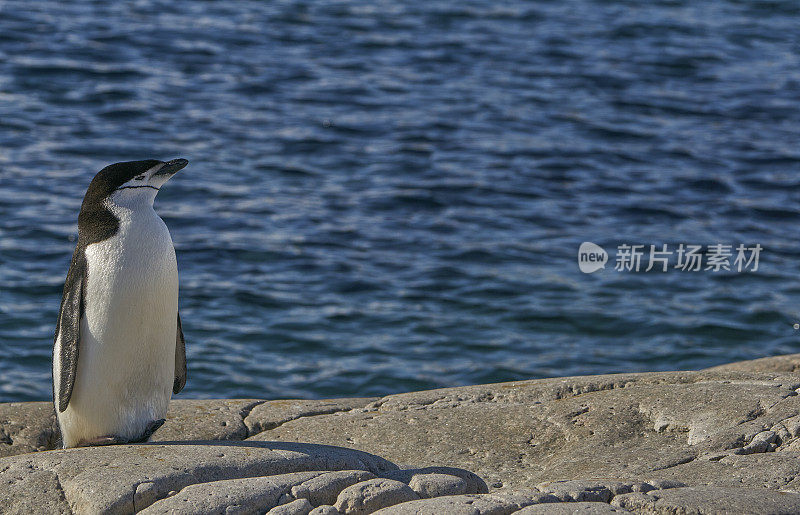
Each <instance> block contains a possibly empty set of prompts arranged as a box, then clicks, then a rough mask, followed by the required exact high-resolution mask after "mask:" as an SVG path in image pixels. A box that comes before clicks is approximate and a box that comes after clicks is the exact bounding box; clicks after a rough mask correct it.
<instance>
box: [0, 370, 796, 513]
mask: <svg viewBox="0 0 800 515" xmlns="http://www.w3.org/2000/svg"><path fill="white" fill-rule="evenodd" d="M797 370H800V355H791V356H778V357H774V358H764V359H762V360H755V361H752V362H742V363H733V364H729V365H723V366H720V367H714V368H713V369H709V370H701V371H696V372H658V373H644V374H618V375H604V376H587V377H569V378H553V379H542V380H534V381H517V382H511V383H502V384H493V385H478V386H467V387H460V388H449V389H441V390H432V391H424V392H412V393H406V394H399V395H391V396H387V397H384V398H380V399H376V398H363V399H333V400H319V401H304V400H284V401H262V400H205V401H195V400H189V401H184V400H176V401H173V402H172V404H171V405H170V411H169V413H168V416H167V422H166V423H165V424H164V426H163V427H162V428H161V429H160V430H159V431H158V432H156V434H155V437H154V440H155V441H154V442H153V443H151V444H146V445H133V446H113V447H98V448H87V449H69V450H66V451H60V450H59V451H52V452H35V451H42V450H47V449H53V448H55V446H56V445H57V443H58V438H57V432H56V427H55V419H54V416H53V412H52V405H51V404H50V403H47V402H41V403H8V404H0V510H2V511H3V512H8V513H70V512H80V513H83V512H106V513H132V512H133V510H134V509H136V510H145V509H146V510H147V512H149V513H165V512H172V513H176V512H177V513H181V512H187V513H188V512H196V511H203V512H209V513H213V512H219V513H234V512H236V513H238V512H241V513H248V512H256V511H258V512H260V513H264V512H266V511H268V510H270V509H273V508H274V509H276V510H278V511H279V512H280V511H281V510H283V512H289V513H305V512H306V511H308V512H311V513H338V512H339V510H338V509H337V508H335V507H334V506H333V505H336V506H338V507H339V508H341V509H342V510H343V511H345V512H347V511H351V512H357V511H359V510H361V511H363V512H368V511H373V510H376V509H378V508H379V507H384V509H383V510H381V512H382V513H415V514H416V513H514V512H519V511H520V510H525V511H523V513H526V512H530V513H537V512H539V510H542V509H545V508H546V507H545V505H544V504H543V503H558V504H552V505H551V506H550V507H552V508H553V510H556V509H557V510H558V511H552V513H573V511H563V510H570V509H574V510H594V511H575V513H613V512H610V511H608V510H611V509H616V510H618V511H617V512H619V510H630V511H632V512H637V513H645V512H647V513H710V512H714V511H715V510H716V511H719V510H720V509H729V511H731V512H732V513H738V512H739V511H737V510H744V511H746V512H751V513H780V512H792V510H795V511H798V512H800V506H799V505H797V504H796V503H797V497H798V496H800V493H797V492H800V395H798V393H800V375H798V374H796V373H794V372H795V371H797ZM159 442H160V443H159ZM297 442H306V443H297ZM313 444H324V445H313ZM351 449H353V450H351ZM358 451H362V452H358ZM2 456H5V457H2ZM378 456H380V457H378ZM395 463H399V464H402V465H403V469H400V468H398V467H397V465H395ZM470 471H471V472H470ZM473 472H474V473H473ZM475 473H477V475H476V474H475ZM484 480H485V482H484ZM487 483H488V484H489V486H490V487H491V489H492V491H491V492H489V489H488V488H487ZM686 485H688V486H686ZM345 492H348V493H347V494H346V495H343V494H345ZM403 496H405V497H407V499H406V500H405V501H404V502H400V500H399V499H400V498H401V497H403ZM418 498H419V499H418ZM410 499H414V500H410ZM340 501H341V502H340ZM395 502H398V503H399V504H393V503H395ZM598 502H601V503H602V504H598ZM608 503H610V504H608ZM390 504H391V505H390ZM721 506H722V507H726V506H727V508H720V507H721ZM597 510H605V511H597Z"/></svg>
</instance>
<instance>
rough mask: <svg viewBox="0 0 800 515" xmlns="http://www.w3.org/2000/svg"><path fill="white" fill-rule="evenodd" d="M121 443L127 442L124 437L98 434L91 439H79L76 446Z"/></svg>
mask: <svg viewBox="0 0 800 515" xmlns="http://www.w3.org/2000/svg"><path fill="white" fill-rule="evenodd" d="M121 443H128V441H127V440H125V439H124V438H120V437H119V436H98V437H97V438H92V439H91V440H81V441H80V442H78V445H76V447H93V446H95V445H118V444H121Z"/></svg>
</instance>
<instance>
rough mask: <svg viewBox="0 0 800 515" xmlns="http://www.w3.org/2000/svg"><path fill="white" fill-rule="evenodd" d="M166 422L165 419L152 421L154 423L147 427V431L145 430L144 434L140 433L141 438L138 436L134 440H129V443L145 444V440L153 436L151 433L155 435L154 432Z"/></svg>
mask: <svg viewBox="0 0 800 515" xmlns="http://www.w3.org/2000/svg"><path fill="white" fill-rule="evenodd" d="M166 421H167V420H166V419H163V418H160V419H158V420H154V421H152V422H150V423H149V424H148V425H147V429H145V430H144V433H142V436H140V437H139V438H136V439H135V440H131V441H130V443H143V442H146V441H147V440H149V439H150V437H151V436H153V433H155V432H156V430H157V429H158V428H159V427H161V426H163V425H164V422H166Z"/></svg>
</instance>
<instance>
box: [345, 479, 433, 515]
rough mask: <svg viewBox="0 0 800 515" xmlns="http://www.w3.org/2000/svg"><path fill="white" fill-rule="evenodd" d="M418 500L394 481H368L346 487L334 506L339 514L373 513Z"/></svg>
mask: <svg viewBox="0 0 800 515" xmlns="http://www.w3.org/2000/svg"><path fill="white" fill-rule="evenodd" d="M416 499H419V496H418V495H417V494H416V493H414V490H412V489H411V488H410V487H409V486H408V485H407V484H405V483H401V482H400V481H395V480H394V479H383V478H376V479H369V480H367V481H363V482H361V483H356V484H354V485H352V486H348V487H347V488H345V489H344V490H342V491H341V493H340V494H339V497H337V499H336V504H334V506H335V507H336V509H337V510H338V511H339V513H347V514H350V513H352V514H361V513H374V512H375V511H377V510H379V509H381V508H385V507H387V506H394V505H395V504H400V503H404V502H408V501H413V500H416Z"/></svg>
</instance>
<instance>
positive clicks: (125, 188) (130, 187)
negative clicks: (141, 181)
mask: <svg viewBox="0 0 800 515" xmlns="http://www.w3.org/2000/svg"><path fill="white" fill-rule="evenodd" d="M134 188H153V189H154V190H156V191H158V188H156V187H155V186H150V185H147V186H122V187H119V188H117V189H118V190H127V189H131V190H132V189H134Z"/></svg>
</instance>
